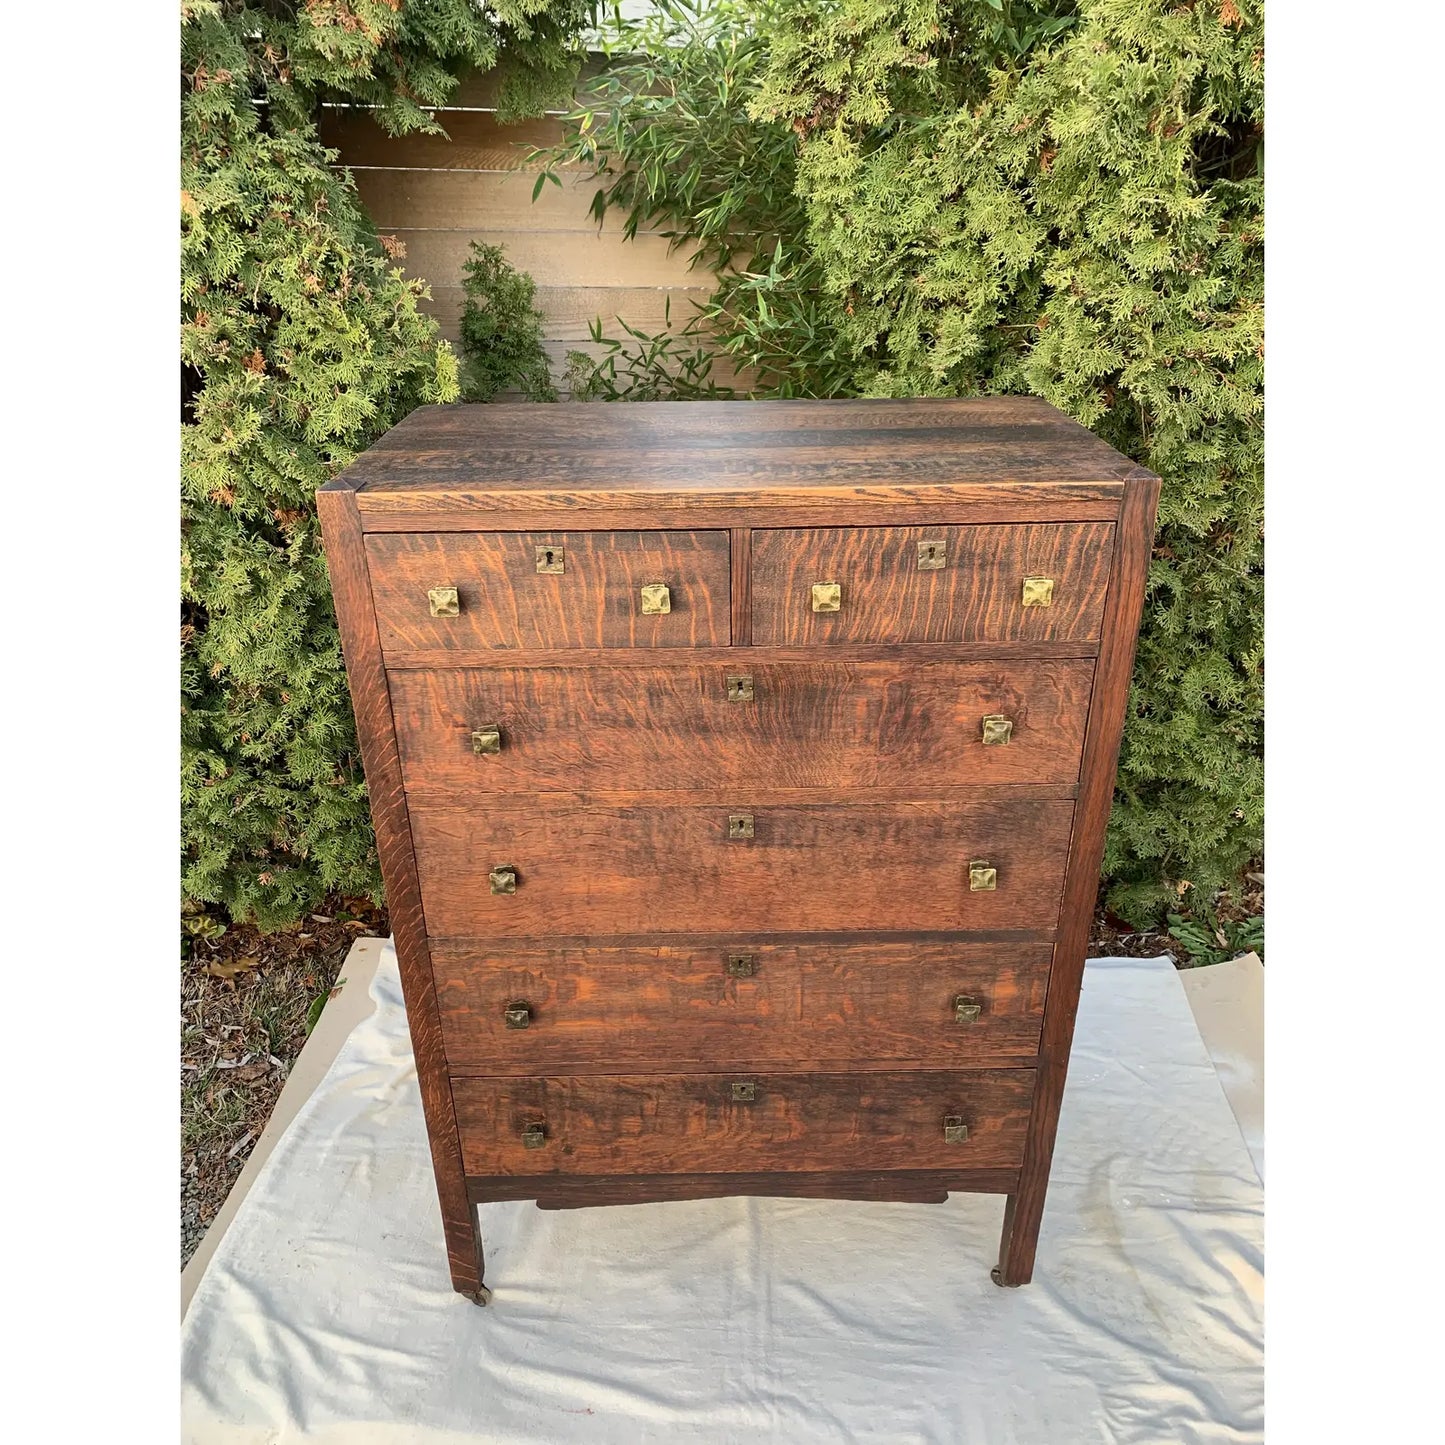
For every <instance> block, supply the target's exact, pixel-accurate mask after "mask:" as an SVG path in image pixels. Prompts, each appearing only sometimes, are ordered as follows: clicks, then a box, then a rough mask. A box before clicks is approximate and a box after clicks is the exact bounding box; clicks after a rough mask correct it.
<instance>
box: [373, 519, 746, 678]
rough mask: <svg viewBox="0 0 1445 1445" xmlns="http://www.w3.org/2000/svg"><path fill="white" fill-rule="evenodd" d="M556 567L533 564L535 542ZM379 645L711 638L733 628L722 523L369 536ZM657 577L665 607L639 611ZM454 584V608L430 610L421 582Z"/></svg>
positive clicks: (458, 646)
mask: <svg viewBox="0 0 1445 1445" xmlns="http://www.w3.org/2000/svg"><path fill="white" fill-rule="evenodd" d="M538 548H541V549H543V550H544V552H545V551H546V550H548V549H553V550H560V551H561V553H562V565H563V568H564V570H563V571H562V572H561V573H560V574H558V573H553V572H538V570H537V550H538ZM366 556H367V562H368V564H369V566H370V570H371V587H372V592H373V594H374V596H375V598H376V620H377V629H378V631H379V632H380V634H381V646H382V651H383V652H384V653H385V652H390V651H392V650H393V649H397V648H437V649H441V650H443V651H465V650H468V649H475V650H480V651H495V650H501V649H508V648H518V647H542V648H560V649H568V648H579V647H581V648H586V647H639V648H641V647H648V648H655V647H708V646H716V645H719V644H726V643H727V641H728V639H729V636H730V633H731V629H732V609H731V602H730V600H729V591H728V580H729V576H730V566H731V564H730V562H729V559H728V533H727V532H725V531H718V532H471V533H467V534H465V535H462V534H457V533H435V534H431V533H421V534H418V535H415V536H401V535H397V536H377V537H368V538H367V541H366ZM655 583H662V584H663V585H665V586H666V587H667V588H668V591H669V593H670V606H671V610H670V611H668V612H666V613H660V614H647V613H644V612H643V611H642V589H643V588H644V587H646V586H649V585H652V584H655ZM434 587H455V588H456V589H457V594H458V599H459V607H460V610H459V612H458V613H457V615H456V616H455V617H433V616H432V615H431V608H430V603H429V600H428V593H429V591H430V589H432V588H434Z"/></svg>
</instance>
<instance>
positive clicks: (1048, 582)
mask: <svg viewBox="0 0 1445 1445" xmlns="http://www.w3.org/2000/svg"><path fill="white" fill-rule="evenodd" d="M1023 603H1024V606H1025V607H1052V606H1053V605H1054V579H1053V578H1052V577H1025V578H1024V596H1023Z"/></svg>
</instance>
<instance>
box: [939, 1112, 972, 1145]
mask: <svg viewBox="0 0 1445 1445" xmlns="http://www.w3.org/2000/svg"><path fill="white" fill-rule="evenodd" d="M967 1139H968V1125H967V1124H965V1123H964V1122H963V1116H962V1115H961V1114H945V1115H944V1118H943V1142H944V1143H945V1144H963V1143H965V1142H966V1141H967Z"/></svg>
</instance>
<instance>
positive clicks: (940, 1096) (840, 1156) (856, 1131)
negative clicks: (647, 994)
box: [452, 1069, 1034, 1176]
mask: <svg viewBox="0 0 1445 1445" xmlns="http://www.w3.org/2000/svg"><path fill="white" fill-rule="evenodd" d="M1033 1085H1034V1072H1033V1070H1031V1069H996V1070H980V1071H977V1072H973V1073H923V1072H919V1073H896V1074H886V1073H883V1074H748V1075H745V1076H739V1075H734V1074H660V1075H648V1074H641V1075H639V1074H631V1075H616V1074H593V1075H587V1076H581V1077H577V1076H573V1077H549V1078H538V1079H457V1078H454V1079H453V1080H452V1096H453V1098H454V1099H455V1101H456V1110H457V1126H458V1129H459V1131H460V1133H461V1143H462V1162H463V1166H464V1167H465V1169H466V1172H467V1173H468V1174H469V1175H473V1176H478V1175H483V1176H484V1175H515V1174H533V1175H535V1174H560V1173H566V1174H634V1173H636V1174H686V1173H699V1174H727V1173H742V1172H750V1171H754V1170H809V1169H814V1170H816V1169H832V1170H848V1169H975V1168H989V1169H1011V1168H1016V1167H1018V1166H1019V1165H1020V1164H1021V1163H1022V1162H1023V1153H1024V1136H1025V1134H1026V1133H1027V1131H1028V1119H1029V1107H1030V1103H1031V1101H1032V1097H1033ZM739 1086H741V1087H739ZM945 1120H952V1121H957V1125H955V1126H954V1129H953V1133H952V1134H951V1135H946V1134H945V1124H944V1121H945ZM959 1125H961V1126H962V1127H961V1129H960V1128H959V1127H958V1126H959ZM539 1127H540V1129H541V1131H542V1132H541V1134H540V1135H538V1134H536V1133H533V1135H532V1136H531V1137H532V1138H533V1140H534V1141H535V1143H534V1146H533V1147H528V1144H527V1141H526V1135H527V1131H528V1130H529V1129H532V1130H536V1129H537V1128H539ZM963 1131H966V1133H964V1132H963Z"/></svg>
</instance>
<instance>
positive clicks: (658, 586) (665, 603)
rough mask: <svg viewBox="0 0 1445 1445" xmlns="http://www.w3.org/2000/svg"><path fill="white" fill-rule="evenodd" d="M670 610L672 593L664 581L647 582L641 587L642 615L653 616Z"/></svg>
mask: <svg viewBox="0 0 1445 1445" xmlns="http://www.w3.org/2000/svg"><path fill="white" fill-rule="evenodd" d="M671 611H672V593H671V592H669V591H668V590H667V583H666V582H649V583H648V584H647V586H645V587H644V588H643V589H642V613H643V616H644V617H655V616H658V615H659V614H661V613H663V612H671Z"/></svg>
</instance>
